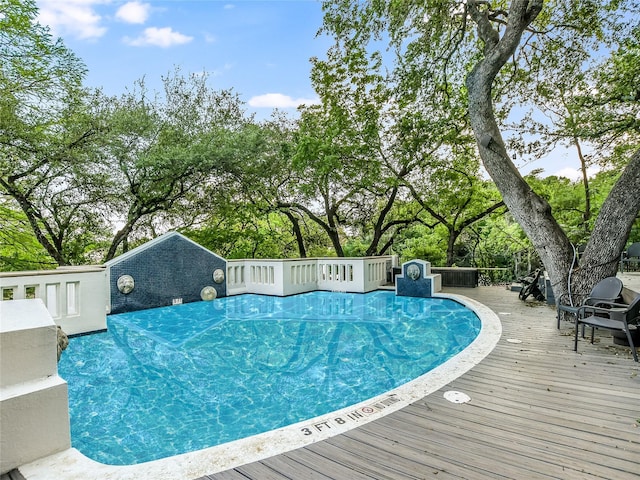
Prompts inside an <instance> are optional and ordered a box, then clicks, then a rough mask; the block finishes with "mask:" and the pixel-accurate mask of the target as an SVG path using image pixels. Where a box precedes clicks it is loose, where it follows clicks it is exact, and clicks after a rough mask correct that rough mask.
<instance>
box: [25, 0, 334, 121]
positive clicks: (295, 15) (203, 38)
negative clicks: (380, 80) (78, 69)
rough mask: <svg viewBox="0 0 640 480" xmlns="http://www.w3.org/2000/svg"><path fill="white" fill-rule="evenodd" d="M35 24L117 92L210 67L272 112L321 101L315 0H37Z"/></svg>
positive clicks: (224, 83)
mask: <svg viewBox="0 0 640 480" xmlns="http://www.w3.org/2000/svg"><path fill="white" fill-rule="evenodd" d="M37 5H38V8H39V10H40V14H39V19H38V20H39V22H40V23H41V24H43V25H48V26H49V27H50V29H51V33H52V34H53V35H54V37H61V38H62V39H63V41H64V43H65V45H66V46H67V47H68V48H69V49H71V50H72V51H73V52H74V53H75V54H76V55H77V56H78V57H80V58H81V59H82V60H83V62H84V63H85V65H86V67H87V69H88V74H87V77H86V79H85V84H86V85H87V86H90V87H102V89H103V91H104V93H106V94H108V95H119V94H121V93H124V92H125V89H127V88H129V89H131V88H132V87H133V86H134V83H135V82H136V81H137V80H139V79H141V78H143V77H144V79H145V82H146V84H147V86H148V87H150V88H151V89H153V90H160V89H161V86H162V83H161V77H162V76H163V75H165V76H166V75H167V74H169V73H171V72H173V71H174V70H175V68H176V67H178V68H180V70H181V72H182V73H183V74H185V75H188V74H191V73H199V72H206V73H208V75H209V77H210V83H211V85H212V87H213V88H214V89H217V90H221V89H230V88H233V90H234V91H235V92H236V93H237V94H239V95H240V98H241V99H242V101H244V102H245V103H246V104H247V110H248V111H250V112H255V113H256V115H257V117H260V118H267V117H269V116H270V114H271V112H272V110H273V109H274V108H279V109H283V110H285V111H289V110H290V111H292V112H294V111H295V108H296V107H297V106H298V105H299V104H301V103H306V104H310V103H317V102H318V98H317V95H316V94H315V92H314V90H313V88H312V87H311V81H310V79H309V74H310V71H311V63H310V60H309V59H310V58H311V57H313V56H318V57H324V55H325V53H326V51H327V47H328V46H329V44H330V42H329V39H327V38H326V37H324V38H321V37H317V36H316V33H317V31H318V29H319V28H320V26H321V25H322V11H321V5H320V2H319V1H316V0H288V1H287V0H261V1H256V0H234V1H229V0H134V1H129V0H37Z"/></svg>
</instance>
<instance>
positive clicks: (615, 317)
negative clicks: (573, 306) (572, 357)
mask: <svg viewBox="0 0 640 480" xmlns="http://www.w3.org/2000/svg"><path fill="white" fill-rule="evenodd" d="M622 301H623V302H626V303H614V302H611V303H603V302H599V304H598V305H599V306H593V305H582V306H581V307H580V308H578V312H577V315H576V331H575V340H574V345H573V350H574V351H576V352H577V351H578V327H579V326H580V325H584V326H588V327H592V329H591V343H593V337H594V332H595V329H596V328H604V329H606V330H611V331H617V332H624V333H625V334H626V336H627V341H628V342H629V347H631V353H632V354H633V360H634V361H636V362H637V361H638V353H637V352H636V347H635V345H634V343H633V335H632V333H631V330H632V329H633V330H635V329H637V328H638V319H640V293H638V292H635V291H633V290H630V289H628V288H623V289H622ZM582 336H583V337H584V330H583V335H582Z"/></svg>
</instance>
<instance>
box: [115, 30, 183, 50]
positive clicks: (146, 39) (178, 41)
mask: <svg viewBox="0 0 640 480" xmlns="http://www.w3.org/2000/svg"><path fill="white" fill-rule="evenodd" d="M123 40H124V42H125V43H127V44H129V45H133V46H134V47H146V46H154V47H162V48H168V47H172V46H174V45H183V44H185V43H189V42H190V41H191V40H193V37H189V36H187V35H183V34H182V33H180V32H174V31H173V29H172V28H171V27H164V28H156V27H149V28H145V30H144V32H142V35H140V36H139V37H137V38H129V37H124V39H123Z"/></svg>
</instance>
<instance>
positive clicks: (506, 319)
mask: <svg viewBox="0 0 640 480" xmlns="http://www.w3.org/2000/svg"><path fill="white" fill-rule="evenodd" d="M447 292H451V293H459V294H461V295H466V296H468V297H471V298H474V299H476V300H479V301H480V302H482V303H484V304H485V305H487V306H489V307H490V308H491V309H493V310H494V311H495V312H496V313H498V315H499V316H500V318H501V321H502V324H503V335H502V338H501V340H500V341H499V343H498V345H497V346H496V348H495V349H494V351H493V352H492V353H490V354H489V356H487V358H485V359H484V360H483V361H482V362H481V363H480V364H479V365H477V366H476V367H474V368H473V369H472V370H471V371H469V372H467V373H466V374H465V375H463V376H462V377H460V378H458V379H456V380H454V381H452V382H451V383H450V384H449V385H447V386H446V387H445V388H443V389H442V390H440V391H438V392H435V393H433V394H432V395H430V396H428V397H425V398H423V399H421V400H419V401H417V402H415V403H414V404H412V405H410V406H408V407H406V408H403V409H402V410H400V411H398V412H395V413H392V414H391V415H388V416H386V417H384V418H381V419H379V420H376V421H374V422H371V423H368V424H366V425H363V426H360V427H358V428H357V429H354V430H351V431H349V432H346V433H344V434H342V435H338V436H336V437H332V438H329V439H327V440H324V441H320V442H317V443H314V444H312V445H309V446H307V447H305V448H301V449H298V450H294V451H292V452H288V453H285V454H282V455H278V456H275V457H272V458H268V459H265V460H263V461H260V462H255V463H252V464H249V465H244V466H241V467H238V468H235V469H233V470H229V471H227V472H221V473H215V474H211V475H208V476H206V477H202V478H203V479H208V480H227V479H229V480H237V479H253V480H267V479H273V480H284V479H293V480H297V479H300V480H307V479H315V478H317V479H323V480H325V479H336V480H341V479H349V480H351V479H363V480H365V479H370V478H374V479H378V480H385V479H388V480H400V479H423V478H439V479H443V478H444V479H460V478H467V479H474V480H482V479H500V478H505V479H523V478H526V479H541V480H542V479H562V480H565V479H581V480H583V479H584V480H588V479H616V480H618V479H619V480H626V479H629V480H631V479H635V480H637V479H638V478H640V375H639V373H640V366H639V365H638V363H635V362H633V360H632V358H631V355H630V352H629V349H628V348H625V347H620V346H617V345H614V344H613V343H612V341H611V338H610V336H609V335H608V334H607V333H606V332H601V331H598V332H597V333H596V336H597V342H596V343H595V344H593V345H591V344H590V343H589V341H588V339H582V338H581V339H580V341H579V344H578V353H576V352H574V351H573V325H572V324H571V323H570V322H562V323H561V330H557V329H556V320H555V310H554V309H553V308H552V307H550V306H547V305H545V304H541V303H537V302H526V303H525V302H521V301H520V300H518V297H517V294H515V293H514V292H509V291H507V290H505V289H504V287H478V288H473V289H447ZM507 339H517V340H520V341H521V342H522V343H511V342H508V341H507ZM446 390H460V391H463V392H465V393H467V394H468V395H469V396H470V397H471V402H469V403H468V404H452V403H450V402H448V401H446V400H445V399H444V398H443V396H442V394H443V392H444V391H446Z"/></svg>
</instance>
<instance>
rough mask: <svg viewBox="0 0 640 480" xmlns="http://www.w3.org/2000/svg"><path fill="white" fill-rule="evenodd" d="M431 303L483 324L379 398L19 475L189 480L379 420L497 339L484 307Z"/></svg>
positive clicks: (57, 458)
mask: <svg viewBox="0 0 640 480" xmlns="http://www.w3.org/2000/svg"><path fill="white" fill-rule="evenodd" d="M434 297H437V298H449V299H452V300H455V301H458V302H459V303H462V304H463V305H465V306H466V307H467V308H469V309H471V310H473V311H474V312H475V313H476V315H477V316H478V318H479V319H480V321H481V324H482V326H481V329H480V333H479V334H478V336H477V337H476V338H475V339H474V341H473V342H471V344H470V345H469V346H468V347H467V348H465V349H464V350H463V351H462V352H460V353H459V354H457V355H456V356H454V357H453V358H451V359H449V360H448V361H446V362H445V363H443V364H442V365H439V366H438V367H436V368H434V369H433V370H431V371H429V372H427V373H426V374H424V375H422V376H420V377H418V378H416V379H414V380H412V381H410V382H408V383H405V384H403V385H401V386H399V387H397V388H395V389H393V390H391V391H389V392H386V393H384V394H382V395H378V396H376V397H373V398H370V399H368V400H365V401H363V402H360V403H357V404H355V405H351V406H349V407H346V408H343V409H340V410H337V411H334V412H331V413H328V414H325V415H321V416H319V417H316V418H313V419H308V420H304V421H302V422H298V423H295V424H292V425H288V426H286V427H282V428H279V429H277V430H272V431H270V432H265V433H261V434H259V435H254V436H252V437H247V438H244V439H240V440H235V441H233V442H228V443H224V444H221V445H217V446H214V447H209V448H205V449H202V450H197V451H194V452H188V453H183V454H180V455H176V456H173V457H167V458H163V459H159V460H154V461H150V462H145V463H140V464H137V465H126V466H114V465H105V464H102V463H99V462H96V461H94V460H91V459H89V458H87V457H86V456H84V455H83V454H82V453H80V452H79V451H78V450H76V449H75V448H70V449H68V450H65V451H63V452H60V453H57V454H54V455H51V456H48V457H45V458H42V459H39V460H36V461H35V462H31V463H29V464H26V465H23V466H21V467H19V470H20V472H21V473H22V475H23V476H24V477H25V478H26V479H27V480H41V479H42V480H45V479H50V478H56V479H58V480H91V479H96V480H98V479H100V480H105V479H113V480H116V479H117V480H129V479H131V480H133V479H136V480H137V479H140V478H153V479H154V480H170V479H171V480H175V479H184V480H192V479H196V478H198V477H202V476H205V475H211V474H214V473H218V472H221V471H224V470H228V469H231V468H235V467H238V466H240V465H245V464H247V463H252V462H256V461H259V460H263V459H265V458H268V457H272V456H275V455H279V454H282V453H285V452H288V451H291V450H295V449H298V448H301V447H305V446H307V445H310V444H312V443H315V442H318V441H321V440H325V439H327V438H330V437H333V436H335V435H339V434H341V433H344V432H347V431H349V430H351V429H353V428H357V427H358V426H360V425H364V424H366V423H369V422H372V421H374V420H377V419H379V418H382V417H383V416H386V415H389V414H391V413H393V412H395V411H398V410H400V409H402V408H404V407H406V406H407V405H409V404H411V403H414V402H416V401H418V400H420V399H422V398H424V397H426V396H427V395H429V394H431V393H433V392H435V391H437V390H440V389H441V388H442V387H444V386H445V385H447V384H448V383H450V382H451V381H453V380H454V379H456V378H458V377H459V376H461V375H462V374H464V373H465V372H467V371H469V370H470V369H471V368H473V367H474V366H475V365H477V364H478V363H480V361H482V360H483V359H484V358H485V357H486V356H487V355H488V354H489V353H490V352H491V351H492V350H493V349H494V348H495V346H496V344H497V343H498V340H499V339H500V336H501V334H502V324H501V323H500V319H499V318H498V315H497V314H496V313H495V312H493V311H492V310H491V309H490V308H489V307H487V306H486V305H484V304H482V303H480V302H477V301H476V300H473V299H470V298H468V297H464V296H461V295H453V294H444V293H439V294H437V295H434Z"/></svg>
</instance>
